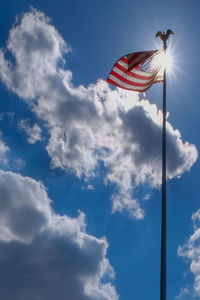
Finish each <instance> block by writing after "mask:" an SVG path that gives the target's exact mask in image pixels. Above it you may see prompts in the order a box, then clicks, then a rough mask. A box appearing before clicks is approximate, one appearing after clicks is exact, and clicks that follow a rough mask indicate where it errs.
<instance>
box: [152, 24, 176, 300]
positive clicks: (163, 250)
mask: <svg viewBox="0 0 200 300" xmlns="http://www.w3.org/2000/svg"><path fill="white" fill-rule="evenodd" d="M170 34H174V33H173V31H171V30H170V29H168V30H167V33H166V34H165V33H164V32H163V33H162V32H161V31H159V32H157V34H156V37H158V36H159V37H160V38H161V40H162V41H163V51H164V52H165V51H166V49H167V43H166V41H167V39H168V37H169V35H170ZM166 227H167V218H166V68H165V69H164V78H163V131H162V212H161V268H160V300H166V273H167V272H166V271H167V270H166Z"/></svg>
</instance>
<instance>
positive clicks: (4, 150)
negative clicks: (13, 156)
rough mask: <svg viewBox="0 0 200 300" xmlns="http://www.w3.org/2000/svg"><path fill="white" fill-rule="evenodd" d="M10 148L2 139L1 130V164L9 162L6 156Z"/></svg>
mask: <svg viewBox="0 0 200 300" xmlns="http://www.w3.org/2000/svg"><path fill="white" fill-rule="evenodd" d="M8 150H9V148H8V146H7V145H6V144H5V143H4V141H3V140H2V133H1V132H0V165H2V164H3V165H6V164H7V163H8V159H7V157H6V154H7V152H8Z"/></svg>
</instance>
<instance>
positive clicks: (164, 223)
mask: <svg viewBox="0 0 200 300" xmlns="http://www.w3.org/2000/svg"><path fill="white" fill-rule="evenodd" d="M166 228H167V214H166V69H165V70H164V81H163V131H162V216H161V268H160V300H166V273H167V270H166V233H167V232H166Z"/></svg>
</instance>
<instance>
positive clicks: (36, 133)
mask: <svg viewBox="0 0 200 300" xmlns="http://www.w3.org/2000/svg"><path fill="white" fill-rule="evenodd" d="M19 128H20V129H22V130H24V131H25V132H26V134H27V135H28V139H27V140H28V142H29V143H30V144H35V143H36V142H37V141H41V140H42V137H41V133H42V129H41V128H40V126H39V125H38V124H34V125H33V126H32V127H31V126H30V125H29V120H28V119H23V120H21V121H20V122H19Z"/></svg>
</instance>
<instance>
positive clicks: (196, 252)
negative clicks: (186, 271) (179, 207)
mask: <svg viewBox="0 0 200 300" xmlns="http://www.w3.org/2000/svg"><path fill="white" fill-rule="evenodd" d="M192 220H193V229H194V232H193V234H192V235H191V236H190V238H189V239H188V240H187V241H186V243H185V245H183V246H179V248H178V255H179V256H182V257H184V258H186V259H187V260H189V261H190V271H191V272H192V274H193V275H194V290H195V292H196V293H197V295H198V296H200V210H198V211H197V212H196V213H194V214H193V215H192Z"/></svg>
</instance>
